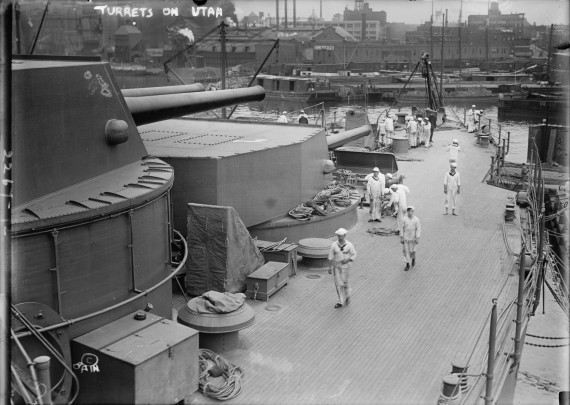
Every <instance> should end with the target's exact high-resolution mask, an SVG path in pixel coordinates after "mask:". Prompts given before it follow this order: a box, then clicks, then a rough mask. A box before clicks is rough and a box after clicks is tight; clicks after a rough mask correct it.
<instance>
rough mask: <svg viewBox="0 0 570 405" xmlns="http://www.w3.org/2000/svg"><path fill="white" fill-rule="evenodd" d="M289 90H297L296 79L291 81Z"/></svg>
mask: <svg viewBox="0 0 570 405" xmlns="http://www.w3.org/2000/svg"><path fill="white" fill-rule="evenodd" d="M289 91H295V81H294V80H290V81H289Z"/></svg>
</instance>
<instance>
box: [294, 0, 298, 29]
mask: <svg viewBox="0 0 570 405" xmlns="http://www.w3.org/2000/svg"><path fill="white" fill-rule="evenodd" d="M296 26H297V0H293V27H296Z"/></svg>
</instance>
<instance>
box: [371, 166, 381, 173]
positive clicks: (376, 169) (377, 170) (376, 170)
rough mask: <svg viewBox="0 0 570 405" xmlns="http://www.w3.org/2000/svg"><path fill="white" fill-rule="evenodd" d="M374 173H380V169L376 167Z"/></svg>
mask: <svg viewBox="0 0 570 405" xmlns="http://www.w3.org/2000/svg"><path fill="white" fill-rule="evenodd" d="M372 171H373V172H379V171H380V169H378V168H377V167H375V168H374V169H372Z"/></svg>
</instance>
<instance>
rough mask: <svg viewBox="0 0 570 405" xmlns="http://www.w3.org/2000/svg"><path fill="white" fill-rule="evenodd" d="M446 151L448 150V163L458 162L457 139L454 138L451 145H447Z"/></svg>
mask: <svg viewBox="0 0 570 405" xmlns="http://www.w3.org/2000/svg"><path fill="white" fill-rule="evenodd" d="M447 151H448V152H449V164H451V163H455V164H457V163H458V159H459V152H461V147H460V146H459V141H458V140H457V139H454V140H453V141H452V142H451V145H448V146H447Z"/></svg>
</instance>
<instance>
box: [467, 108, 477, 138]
mask: <svg viewBox="0 0 570 405" xmlns="http://www.w3.org/2000/svg"><path fill="white" fill-rule="evenodd" d="M466 120H467V132H475V131H476V130H477V125H476V124H477V114H476V112H475V104H473V105H472V106H471V109H470V110H469V111H467V117H466Z"/></svg>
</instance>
